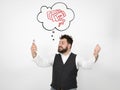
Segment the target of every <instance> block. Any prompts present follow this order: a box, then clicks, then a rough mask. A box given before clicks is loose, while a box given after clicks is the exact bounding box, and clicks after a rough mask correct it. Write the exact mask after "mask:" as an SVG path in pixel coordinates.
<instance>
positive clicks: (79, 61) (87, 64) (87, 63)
mask: <svg viewBox="0 0 120 90" xmlns="http://www.w3.org/2000/svg"><path fill="white" fill-rule="evenodd" d="M94 63H95V57H94V56H92V57H91V58H90V59H89V60H85V59H84V58H83V57H81V56H79V55H77V57H76V65H77V68H79V67H82V68H85V69H90V68H92V66H93V65H94Z"/></svg>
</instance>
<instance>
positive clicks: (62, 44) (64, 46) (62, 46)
mask: <svg viewBox="0 0 120 90" xmlns="http://www.w3.org/2000/svg"><path fill="white" fill-rule="evenodd" d="M69 48H70V44H69V43H68V42H67V40H66V39H60V41H59V44H58V52H59V53H65V52H67V51H68V49H69Z"/></svg>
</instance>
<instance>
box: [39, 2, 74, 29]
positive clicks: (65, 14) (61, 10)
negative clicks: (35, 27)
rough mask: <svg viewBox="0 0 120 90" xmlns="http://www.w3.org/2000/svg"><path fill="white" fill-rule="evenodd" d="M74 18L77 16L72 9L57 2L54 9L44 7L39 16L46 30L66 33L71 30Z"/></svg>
mask: <svg viewBox="0 0 120 90" xmlns="http://www.w3.org/2000/svg"><path fill="white" fill-rule="evenodd" d="M74 17H75V14H74V12H73V10H72V9H70V8H68V7H67V5H66V4H64V3H62V2H57V3H55V4H54V5H53V6H52V7H47V6H42V7H41V8H40V12H39V13H38V15H37V20H38V21H39V22H40V23H42V26H43V28H45V29H46V30H49V31H51V30H54V29H57V30H59V31H64V30H66V29H68V28H69V26H70V24H71V21H73V19H74Z"/></svg>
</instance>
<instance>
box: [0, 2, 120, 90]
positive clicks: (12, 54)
mask: <svg viewBox="0 0 120 90" xmlns="http://www.w3.org/2000/svg"><path fill="white" fill-rule="evenodd" d="M55 2H64V3H66V4H67V6H68V7H69V8H71V9H73V11H74V12H75V19H74V20H73V21H72V23H71V26H70V27H69V28H68V30H66V31H64V32H59V31H56V30H55V33H52V32H50V31H46V30H44V29H43V28H42V25H41V23H39V22H38V21H37V20H36V16H37V14H38V12H39V10H40V7H41V6H43V5H46V6H49V7H50V6H52V5H53V4H54V3H55ZM119 5H120V1H119V0H0V42H1V43H0V90H49V88H50V83H51V76H52V68H40V67H38V66H37V65H36V64H35V63H34V62H33V61H32V57H31V52H30V47H31V44H32V40H33V39H35V40H36V44H37V46H38V49H39V50H40V52H41V55H45V54H50V53H51V52H52V50H53V49H54V50H55V49H56V48H57V44H58V40H59V36H60V35H61V34H64V33H66V34H69V35H71V36H72V37H73V39H74V44H73V48H72V51H73V52H75V53H77V52H80V53H81V56H83V57H84V58H86V59H88V58H89V57H90V56H91V55H92V53H93V49H94V47H95V45H96V44H97V43H99V45H100V46H101V48H102V50H101V52H100V57H99V59H98V62H97V63H96V64H95V65H94V66H93V68H92V69H90V70H85V69H80V70H79V72H78V90H120V84H119V83H120V57H119V56H120V54H119V51H120V47H119V46H120V6H119ZM51 35H53V36H54V37H51ZM53 38H54V39H55V41H53V40H52V39H53ZM48 50H49V51H48Z"/></svg>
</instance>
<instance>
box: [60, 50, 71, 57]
mask: <svg viewBox="0 0 120 90" xmlns="http://www.w3.org/2000/svg"><path fill="white" fill-rule="evenodd" d="M70 52H71V51H70V50H68V51H67V52H65V53H62V54H63V55H65V56H67V55H69V54H70Z"/></svg>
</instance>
